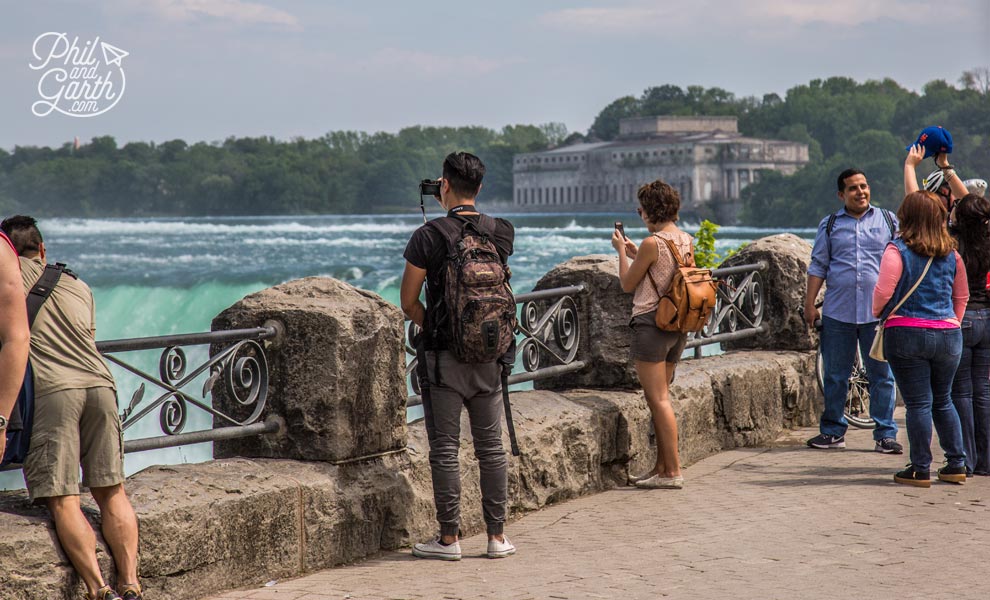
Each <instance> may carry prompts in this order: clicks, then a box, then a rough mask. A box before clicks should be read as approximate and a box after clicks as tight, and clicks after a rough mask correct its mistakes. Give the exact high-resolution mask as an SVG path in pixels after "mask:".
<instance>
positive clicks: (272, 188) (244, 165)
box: [0, 123, 566, 217]
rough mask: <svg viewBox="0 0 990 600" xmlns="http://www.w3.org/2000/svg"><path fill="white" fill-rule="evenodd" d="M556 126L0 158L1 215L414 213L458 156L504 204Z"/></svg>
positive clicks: (422, 130) (109, 141)
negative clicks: (423, 183)
mask: <svg viewBox="0 0 990 600" xmlns="http://www.w3.org/2000/svg"><path fill="white" fill-rule="evenodd" d="M562 132H566V129H564V128H563V125H561V124H558V123H551V124H547V125H542V126H535V125H512V126H507V127H504V128H502V129H501V130H499V131H496V130H492V129H487V128H484V127H408V128H406V129H403V130H401V131H399V132H398V133H396V134H391V133H375V134H367V133H362V132H356V131H334V132H330V133H328V134H326V135H324V136H322V137H320V138H316V139H301V138H299V139H294V140H290V141H279V140H276V139H274V138H272V137H258V138H235V137H232V138H228V139H226V140H224V141H223V142H214V143H206V142H198V143H194V144H188V143H187V142H185V141H183V140H171V141H168V142H164V143H161V144H155V143H146V142H131V143H128V144H125V145H124V146H118V144H117V142H116V140H115V139H114V138H113V137H111V136H103V137H97V138H94V139H93V140H92V141H90V142H89V143H86V144H82V145H80V146H79V147H78V148H76V147H74V144H71V143H66V144H64V145H63V146H62V147H60V148H57V149H53V148H48V147H33V146H18V147H15V148H14V150H13V152H7V151H4V150H3V149H0V212H2V213H3V214H11V213H13V212H21V211H30V212H31V214H34V215H39V216H91V217H112V216H117V217H126V216H173V215H271V214H316V213H356V212H386V211H394V210H402V209H410V208H412V207H414V206H415V207H418V206H419V204H418V197H419V196H418V184H419V182H420V180H422V179H425V178H431V179H432V178H436V177H439V176H440V169H441V165H442V164H443V158H444V156H446V155H447V154H448V153H450V152H453V151H455V150H468V151H471V152H474V153H476V154H478V155H479V156H481V157H483V160H484V161H485V164H486V166H487V170H488V174H487V175H486V176H485V181H484V189H483V190H482V193H483V195H484V197H485V198H487V199H510V198H511V197H512V157H513V155H515V154H516V153H519V152H532V151H536V150H544V149H546V148H549V147H551V146H553V145H556V144H559V143H561V141H562V137H561V136H562Z"/></svg>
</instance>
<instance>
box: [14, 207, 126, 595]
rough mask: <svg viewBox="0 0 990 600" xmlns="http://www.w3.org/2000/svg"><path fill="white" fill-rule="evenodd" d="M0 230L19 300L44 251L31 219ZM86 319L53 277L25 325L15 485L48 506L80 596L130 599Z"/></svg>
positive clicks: (122, 526)
mask: <svg viewBox="0 0 990 600" xmlns="http://www.w3.org/2000/svg"><path fill="white" fill-rule="evenodd" d="M0 229H2V230H3V232H4V233H6V234H7V235H8V236H9V237H10V240H11V242H12V243H13V246H14V248H15V249H16V251H17V254H18V255H19V256H20V264H21V275H22V278H23V283H22V284H21V285H22V287H21V298H23V297H24V293H25V291H26V292H28V293H32V288H34V285H35V283H36V282H37V281H38V280H39V279H41V278H42V276H43V275H44V274H45V272H46V270H47V269H46V266H45V244H44V241H43V240H42V237H41V232H40V231H38V226H37V223H36V221H35V220H34V219H33V218H31V217H26V216H20V215H18V216H14V217H10V218H8V219H5V220H4V221H3V223H2V224H0ZM63 266H64V265H63ZM49 268H51V267H49ZM21 310H22V311H23V310H24V309H23V306H22V308H21ZM95 317H96V315H95V307H94V304H93V293H92V292H91V291H90V289H89V286H87V285H86V284H85V283H83V282H82V281H81V280H79V279H77V278H76V277H75V275H73V274H72V273H71V272H69V271H67V270H64V269H63V270H62V272H61V274H60V275H59V277H58V279H57V281H56V282H55V284H54V287H51V294H50V295H49V296H48V299H47V300H46V301H45V302H44V304H42V305H41V308H40V309H39V310H38V312H37V316H36V318H35V320H34V323H33V325H32V327H31V353H30V354H31V363H32V368H33V369H34V395H35V398H34V426H33V428H32V431H31V444H30V449H29V450H28V454H27V458H26V459H25V460H24V480H25V482H26V483H27V488H28V494H29V495H30V497H31V500H32V501H34V502H36V503H44V504H46V505H47V506H48V510H49V512H51V514H52V519H53V520H54V521H55V532H56V534H57V535H58V539H59V542H61V544H62V549H63V550H65V554H66V556H67V557H68V558H69V560H70V561H71V562H72V565H73V566H74V567H75V569H76V571H77V572H78V573H79V576H80V578H81V579H82V580H83V583H85V585H86V588H87V589H88V594H87V597H88V598H91V599H93V600H119V599H120V598H123V600H140V599H141V597H142V594H141V586H140V584H139V583H138V578H137V547H138V524H137V517H136V516H135V514H134V508H133V507H132V506H131V502H130V500H128V498H127V494H126V493H125V492H124V460H123V459H124V456H123V440H122V436H121V428H120V417H119V416H118V415H117V393H116V385H115V383H114V380H113V376H112V375H111V374H110V370H109V369H108V368H107V366H106V363H104V362H103V357H102V356H101V355H100V353H99V351H98V350H97V349H96V323H95ZM80 465H82V473H83V477H82V482H81V483H82V486H84V487H88V488H90V491H91V492H92V494H93V498H94V499H95V500H96V503H97V504H98V505H99V507H100V516H101V518H102V530H103V537H104V539H105V540H106V542H107V545H108V546H110V552H111V553H112V554H113V559H114V564H115V566H116V570H117V578H116V582H117V590H114V589H113V588H112V587H110V586H109V585H106V582H105V581H104V579H103V575H102V574H101V573H100V565H99V563H98V562H97V559H96V536H95V535H94V533H93V529H92V527H90V525H89V521H87V520H86V517H85V516H84V515H83V512H82V509H81V506H80V502H79V493H80V481H79V467H80ZM118 590H119V592H120V595H119V596H118V594H117V591H118Z"/></svg>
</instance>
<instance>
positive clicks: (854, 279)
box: [808, 206, 898, 324]
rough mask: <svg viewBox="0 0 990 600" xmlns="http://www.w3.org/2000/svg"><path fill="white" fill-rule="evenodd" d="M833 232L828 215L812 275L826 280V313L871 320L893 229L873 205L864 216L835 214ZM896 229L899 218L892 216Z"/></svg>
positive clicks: (814, 253)
mask: <svg viewBox="0 0 990 600" xmlns="http://www.w3.org/2000/svg"><path fill="white" fill-rule="evenodd" d="M835 215H836V218H835V224H834V225H833V226H832V235H831V236H829V235H828V234H827V233H826V232H825V228H826V225H827V224H828V217H825V218H824V219H822V222H821V223H819V224H818V233H817V234H816V235H815V247H814V248H813V249H812V250H811V264H809V265H808V275H813V276H815V277H821V278H822V279H824V280H825V305H824V306H823V307H822V314H823V315H825V316H827V317H829V318H832V319H835V320H836V321H842V322H844V323H857V324H861V323H871V322H873V321H876V320H877V319H876V317H874V316H873V288H874V287H875V286H876V284H877V276H878V275H879V273H880V259H881V258H882V257H883V251H884V248H886V247H887V242H889V241H890V240H891V235H890V228H889V227H888V226H887V220H886V219H885V218H884V216H883V212H882V209H880V208H877V207H873V206H871V207H870V208H868V209H867V210H866V212H865V213H864V214H863V216H862V217H860V218H858V219H857V218H855V217H853V216H852V215H849V214H848V213H846V209H845V207H843V208H842V210H840V211H839V212H837V213H835ZM891 218H892V219H893V221H894V230H895V231H896V230H897V227H898V225H897V217H895V216H893V215H891Z"/></svg>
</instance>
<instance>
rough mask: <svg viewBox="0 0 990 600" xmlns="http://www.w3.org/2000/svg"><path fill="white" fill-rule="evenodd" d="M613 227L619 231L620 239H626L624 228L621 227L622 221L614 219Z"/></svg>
mask: <svg viewBox="0 0 990 600" xmlns="http://www.w3.org/2000/svg"><path fill="white" fill-rule="evenodd" d="M615 228H616V229H617V230H618V231H619V235H621V236H622V239H626V230H625V229H624V228H623V227H622V221H616V222H615Z"/></svg>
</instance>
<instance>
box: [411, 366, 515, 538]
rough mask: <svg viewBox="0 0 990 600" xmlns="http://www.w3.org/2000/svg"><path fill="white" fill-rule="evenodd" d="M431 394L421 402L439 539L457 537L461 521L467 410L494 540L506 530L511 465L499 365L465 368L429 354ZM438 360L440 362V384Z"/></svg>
mask: <svg viewBox="0 0 990 600" xmlns="http://www.w3.org/2000/svg"><path fill="white" fill-rule="evenodd" d="M422 355H425V357H426V361H425V364H423V365H421V368H424V367H425V369H426V376H427V378H428V380H429V388H430V389H429V392H428V393H426V394H424V397H423V413H424V417H425V421H426V433H427V436H429V440H430V469H431V471H432V474H433V500H434V502H435V504H436V507H437V521H438V522H439V523H440V535H457V533H458V531H459V529H460V517H461V507H460V504H461V474H460V463H459V462H458V459H457V454H458V450H459V449H460V437H461V407H462V406H466V407H467V410H468V418H469V419H470V422H471V437H472V438H473V440H474V455H475V456H476V457H477V459H478V468H479V470H480V472H481V505H482V509H483V512H484V517H485V524H486V526H487V529H488V533H489V534H490V535H499V534H501V533H502V529H503V527H504V525H505V505H506V488H507V486H508V480H507V476H506V465H507V463H508V460H507V458H506V456H505V450H504V449H503V447H502V410H503V409H502V397H501V394H502V386H501V372H502V371H501V369H502V367H501V366H500V365H499V364H498V363H485V364H464V363H461V362H459V361H458V360H457V359H456V358H455V357H454V355H453V354H451V353H450V352H449V351H446V350H443V351H440V352H425V353H422V354H421V356H422ZM437 356H439V360H440V365H439V366H440V369H439V381H437V374H438V373H437V368H436V367H437V362H436V361H437Z"/></svg>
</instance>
